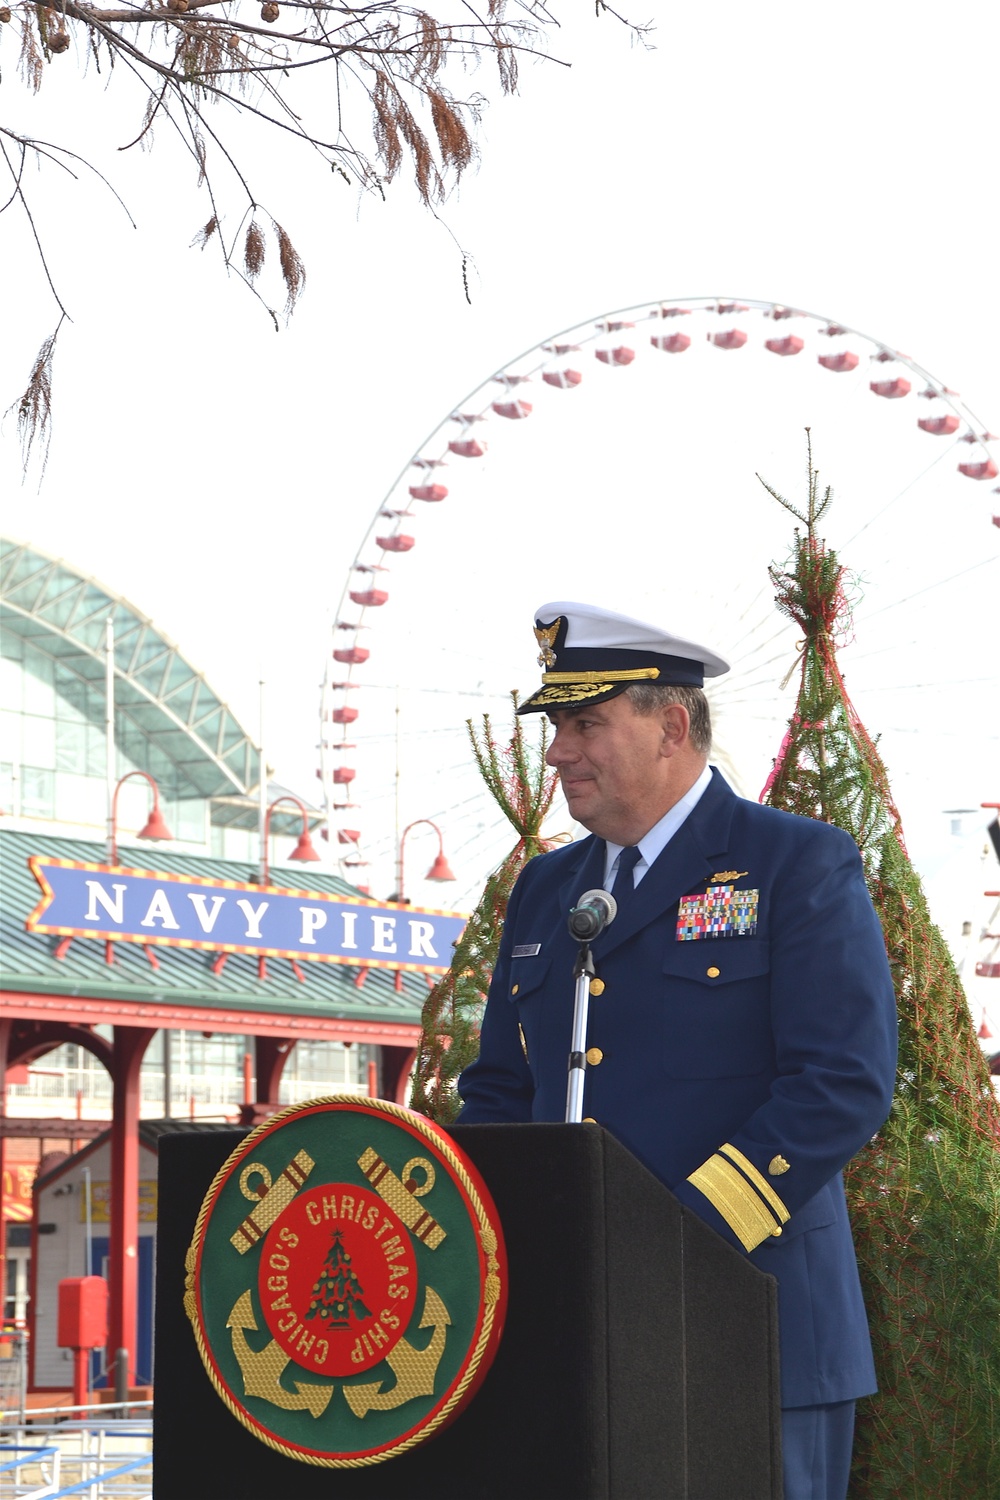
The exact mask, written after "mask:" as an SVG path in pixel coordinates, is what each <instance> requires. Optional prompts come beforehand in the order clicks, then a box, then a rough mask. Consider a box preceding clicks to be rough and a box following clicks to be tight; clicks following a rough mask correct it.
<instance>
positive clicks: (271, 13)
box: [260, 0, 280, 22]
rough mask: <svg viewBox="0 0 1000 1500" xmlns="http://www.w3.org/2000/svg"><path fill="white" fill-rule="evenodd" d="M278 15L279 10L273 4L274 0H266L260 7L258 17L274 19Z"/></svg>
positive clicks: (267, 19)
mask: <svg viewBox="0 0 1000 1500" xmlns="http://www.w3.org/2000/svg"><path fill="white" fill-rule="evenodd" d="M279 15H280V11H279V9H278V6H277V5H275V3H274V0H267V4H266V5H262V6H261V8H260V18H261V20H262V21H272V22H273V21H276V20H277V19H278V16H279Z"/></svg>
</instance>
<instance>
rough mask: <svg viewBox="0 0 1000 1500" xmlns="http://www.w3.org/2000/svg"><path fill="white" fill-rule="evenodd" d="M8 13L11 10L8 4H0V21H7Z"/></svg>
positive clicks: (8, 18)
mask: <svg viewBox="0 0 1000 1500" xmlns="http://www.w3.org/2000/svg"><path fill="white" fill-rule="evenodd" d="M10 14H11V12H10V6H9V5H0V22H4V21H9V20H10Z"/></svg>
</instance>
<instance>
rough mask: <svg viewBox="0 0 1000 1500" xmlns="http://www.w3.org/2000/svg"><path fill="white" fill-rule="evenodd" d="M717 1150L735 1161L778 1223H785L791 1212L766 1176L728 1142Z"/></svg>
mask: <svg viewBox="0 0 1000 1500" xmlns="http://www.w3.org/2000/svg"><path fill="white" fill-rule="evenodd" d="M719 1150H720V1151H721V1152H722V1154H723V1156H728V1157H729V1160H730V1161H732V1162H735V1163H736V1165H737V1166H738V1167H739V1169H740V1171H741V1172H742V1173H743V1174H744V1176H746V1177H749V1179H750V1181H751V1182H752V1183H753V1185H754V1187H755V1188H756V1189H757V1191H758V1193H760V1195H761V1197H762V1198H764V1199H766V1201H767V1202H768V1203H769V1204H770V1206H771V1208H772V1209H773V1210H774V1212H775V1214H776V1215H777V1219H778V1223H779V1224H787V1223H788V1221H789V1219H790V1218H791V1217H792V1216H791V1214H790V1213H789V1212H788V1209H787V1208H786V1207H785V1205H784V1204H783V1203H782V1201H781V1199H780V1198H779V1197H778V1195H777V1193H776V1192H775V1191H774V1188H773V1187H772V1186H771V1184H770V1183H769V1182H768V1180H767V1178H766V1177H763V1176H762V1175H761V1174H760V1172H758V1171H757V1168H756V1167H755V1166H754V1164H753V1162H752V1161H750V1160H749V1159H748V1158H747V1157H745V1156H744V1155H743V1152H742V1151H739V1150H738V1149H737V1148H736V1147H735V1146H730V1145H729V1144H728V1142H727V1144H726V1145H725V1146H720V1147H719Z"/></svg>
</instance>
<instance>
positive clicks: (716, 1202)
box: [688, 1155, 781, 1251]
mask: <svg viewBox="0 0 1000 1500" xmlns="http://www.w3.org/2000/svg"><path fill="white" fill-rule="evenodd" d="M688 1182H690V1183H693V1184H694V1186H695V1187H696V1188H698V1189H699V1191H700V1192H702V1193H704V1194H705V1197H706V1198H707V1199H708V1201H709V1202H710V1203H711V1204H712V1206H713V1207H714V1208H717V1209H718V1211H719V1213H720V1214H721V1215H722V1217H723V1218H724V1219H725V1221H726V1223H727V1224H728V1225H729V1227H730V1229H732V1231H733V1233H734V1234H735V1235H736V1236H737V1238H738V1239H739V1241H740V1243H741V1244H742V1246H743V1248H744V1250H748V1251H749V1250H756V1248H757V1246H758V1245H761V1244H763V1242H764V1241H765V1240H766V1239H767V1238H768V1237H769V1236H770V1235H779V1234H780V1233H781V1228H780V1226H777V1225H775V1222H774V1220H773V1219H772V1218H771V1215H770V1214H769V1213H768V1211H767V1209H766V1208H765V1207H764V1205H763V1203H762V1202H761V1200H760V1198H758V1196H757V1194H756V1193H755V1192H754V1190H753V1189H752V1188H751V1186H750V1184H749V1183H748V1182H747V1181H746V1179H745V1178H743V1177H741V1176H740V1174H739V1172H737V1170H736V1168H735V1167H733V1166H730V1164H729V1162H728V1161H726V1160H725V1159H724V1158H723V1157H721V1156H718V1155H715V1156H712V1157H709V1159H708V1161H706V1162H704V1163H703V1164H702V1165H701V1166H700V1167H699V1168H698V1170H697V1171H696V1172H692V1173H691V1175H690V1177H689V1178H688Z"/></svg>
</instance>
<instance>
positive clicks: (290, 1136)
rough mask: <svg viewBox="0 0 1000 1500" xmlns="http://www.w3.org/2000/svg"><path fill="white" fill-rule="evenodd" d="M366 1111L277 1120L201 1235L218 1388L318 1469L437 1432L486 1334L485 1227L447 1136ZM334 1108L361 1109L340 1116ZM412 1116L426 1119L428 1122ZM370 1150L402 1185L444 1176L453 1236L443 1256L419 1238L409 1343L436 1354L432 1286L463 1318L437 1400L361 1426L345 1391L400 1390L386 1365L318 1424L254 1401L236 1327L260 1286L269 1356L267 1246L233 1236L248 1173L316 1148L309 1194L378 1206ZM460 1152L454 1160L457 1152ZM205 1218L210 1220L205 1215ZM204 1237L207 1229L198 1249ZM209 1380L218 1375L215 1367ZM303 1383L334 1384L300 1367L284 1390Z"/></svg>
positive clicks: (336, 1400) (299, 1113)
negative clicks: (419, 1167) (422, 1174)
mask: <svg viewBox="0 0 1000 1500" xmlns="http://www.w3.org/2000/svg"><path fill="white" fill-rule="evenodd" d="M365 1103H367V1101H361V1100H358V1099H357V1098H349V1099H343V1098H340V1099H336V1100H333V1099H330V1100H315V1101H312V1102H311V1103H310V1104H307V1105H302V1106H299V1107H297V1108H296V1109H295V1110H294V1111H290V1112H289V1115H288V1116H286V1117H285V1118H284V1119H283V1118H282V1116H276V1117H275V1119H274V1120H270V1121H268V1122H266V1124H265V1125H263V1126H261V1127H258V1129H259V1131H260V1134H258V1133H257V1132H256V1131H255V1132H253V1133H252V1135H250V1136H248V1137H247V1139H246V1141H244V1142H242V1143H241V1145H240V1147H239V1149H238V1151H236V1152H234V1153H233V1155H232V1157H230V1159H229V1161H228V1162H227V1163H226V1164H225V1166H224V1167H223V1169H222V1172H221V1173H220V1177H221V1178H222V1181H221V1183H219V1182H217V1183H216V1184H213V1187H212V1189H210V1191H209V1194H208V1195H207V1197H206V1200H205V1202H206V1207H207V1210H208V1212H207V1217H206V1218H205V1220H204V1222H203V1224H202V1226H201V1235H200V1239H201V1256H200V1263H199V1264H198V1266H197V1269H196V1287H195V1290H196V1295H197V1307H198V1310H199V1311H200V1321H201V1326H202V1329H203V1334H204V1340H205V1343H206V1345H207V1349H208V1354H209V1359H210V1360H211V1361H212V1362H213V1363H214V1365H215V1375H216V1378H217V1379H221V1381H222V1383H223V1384H224V1386H225V1387H226V1388H227V1389H228V1393H229V1395H230V1396H231V1398H232V1400H233V1401H234V1403H235V1405H236V1406H237V1407H240V1408H242V1409H243V1411H245V1412H246V1413H247V1414H248V1415H249V1416H250V1417H251V1418H252V1419H253V1421H254V1422H255V1423H257V1424H259V1426H260V1427H261V1428H263V1429H264V1431H265V1432H267V1433H269V1434H271V1435H272V1436H273V1437H274V1438H275V1439H277V1441H278V1444H279V1445H284V1444H288V1445H289V1446H290V1447H294V1448H297V1449H301V1450H303V1451H302V1453H301V1455H299V1456H301V1457H303V1458H306V1459H307V1461H308V1459H309V1458H310V1457H312V1459H313V1461H314V1462H317V1461H318V1462H323V1461H324V1456H326V1457H327V1460H328V1461H331V1460H332V1461H333V1462H336V1460H337V1459H338V1458H339V1459H344V1460H350V1459H352V1458H353V1459H355V1460H357V1459H358V1458H360V1457H361V1455H368V1454H371V1453H372V1450H378V1449H381V1448H385V1447H391V1446H393V1445H395V1444H397V1443H399V1442H400V1441H402V1440H403V1439H405V1438H406V1437H407V1435H409V1434H410V1433H411V1432H413V1430H414V1429H415V1428H417V1427H418V1426H420V1425H422V1424H424V1423H427V1422H428V1420H429V1418H431V1417H432V1416H433V1414H434V1413H435V1411H436V1409H437V1408H438V1407H439V1406H440V1405H441V1404H442V1402H443V1400H444V1399H445V1398H446V1397H447V1396H448V1395H449V1394H450V1393H451V1392H452V1390H453V1388H454V1386H455V1384H456V1382H457V1381H458V1380H459V1378H460V1376H461V1375H462V1372H463V1367H464V1366H465V1364H466V1362H467V1361H468V1359H469V1357H470V1354H471V1353H472V1351H473V1346H474V1345H475V1343H476V1341H477V1340H478V1338H479V1335H480V1331H481V1327H482V1308H483V1287H484V1283H485V1276H486V1266H485V1255H484V1252H483V1247H482V1244H481V1241H480V1238H479V1232H478V1230H479V1226H478V1223H477V1221H476V1219H475V1217H474V1216H473V1209H472V1207H471V1206H470V1205H468V1203H467V1200H466V1197H465V1194H464V1192H463V1190H462V1188H461V1186H460V1185H459V1184H458V1183H457V1182H456V1181H455V1180H454V1179H453V1177H452V1172H453V1171H454V1168H453V1167H452V1165H451V1164H450V1162H448V1161H447V1160H446V1159H445V1158H443V1157H442V1156H441V1155H440V1152H441V1149H442V1147H441V1144H440V1143H439V1140H438V1138H437V1136H436V1133H435V1132H431V1134H430V1138H428V1136H427V1135H424V1134H423V1133H422V1132H421V1131H420V1130H419V1129H418V1128H414V1129H412V1130H411V1129H407V1128H406V1127H405V1126H404V1124H403V1123H402V1122H401V1119H400V1118H399V1116H393V1115H392V1114H388V1113H374V1112H373V1113H368V1112H367V1111H366V1110H365V1108H364V1105H365ZM334 1104H336V1105H338V1106H344V1105H349V1106H350V1107H339V1108H332V1107H331V1106H332V1105H334ZM376 1107H377V1106H376ZM310 1111H311V1112H310ZM407 1113H408V1112H407ZM402 1114H403V1112H402V1111H400V1115H402ZM410 1118H413V1119H415V1120H418V1119H419V1117H416V1116H410ZM449 1144H450V1143H449ZM369 1146H370V1147H372V1149H373V1150H375V1151H376V1152H377V1153H378V1155H379V1156H381V1157H382V1159H383V1160H384V1161H385V1162H386V1163H387V1165H388V1166H389V1167H391V1169H392V1170H393V1171H394V1172H395V1174H396V1176H397V1177H402V1175H403V1167H404V1165H405V1164H406V1162H408V1161H409V1160H410V1159H411V1158H412V1157H414V1156H425V1157H427V1158H428V1159H429V1160H430V1161H432V1163H433V1165H434V1167H435V1172H436V1179H435V1183H434V1187H433V1188H432V1189H431V1191H430V1192H429V1193H427V1194H425V1195H424V1196H423V1197H422V1198H420V1199H419V1200H418V1202H419V1203H420V1205H421V1207H423V1208H426V1209H427V1210H428V1211H429V1212H430V1213H431V1214H433V1216H434V1218H435V1219H436V1220H437V1222H438V1223H439V1224H440V1225H441V1227H442V1228H443V1229H444V1230H445V1231H446V1234H447V1237H446V1238H445V1239H444V1241H443V1242H442V1243H441V1244H440V1245H439V1246H438V1248H437V1249H436V1250H431V1249H429V1248H428V1247H427V1246H426V1245H424V1244H422V1243H421V1241H420V1240H418V1239H417V1238H416V1236H415V1235H413V1234H412V1233H410V1232H409V1231H408V1233H410V1239H411V1243H412V1245H413V1249H414V1254H415V1256H416V1264H417V1272H418V1277H419V1287H418V1292H417V1299H416V1305H415V1307H414V1310H413V1314H412V1316H411V1319H410V1323H409V1327H408V1329H407V1333H406V1337H407V1340H408V1341H409V1343H410V1344H412V1345H413V1346H414V1347H415V1348H417V1349H424V1348H425V1347H426V1346H427V1344H428V1343H429V1342H430V1339H431V1337H432V1336H433V1332H434V1330H433V1329H432V1328H429V1327H428V1328H421V1327H420V1320H421V1318H422V1316H423V1311H424V1296H425V1293H426V1289H427V1286H428V1285H430V1286H432V1287H433V1288H434V1290H435V1291H436V1292H437V1293H438V1295H439V1296H440V1297H441V1299H442V1301H443V1302H444V1304H445V1306H446V1307H447V1309H448V1313H449V1316H450V1318H451V1324H450V1326H449V1327H448V1329H447V1338H446V1340H445V1347H444V1353H443V1354H442V1357H441V1362H440V1364H439V1365H438V1368H437V1374H436V1377H435V1381H434V1394H433V1395H432V1396H423V1397H416V1398H414V1399H412V1400H410V1401H407V1402H404V1403H403V1404H402V1405H401V1406H398V1407H396V1408H394V1409H392V1410H390V1411H369V1412H368V1414H367V1415H366V1416H365V1417H364V1418H358V1417H355V1415H354V1414H353V1412H352V1411H351V1409H350V1407H349V1406H348V1405H347V1402H346V1400H345V1399H344V1395H343V1386H344V1385H345V1384H350V1385H370V1384H373V1383H375V1382H377V1381H382V1382H383V1383H384V1384H383V1389H384V1390H385V1391H388V1390H389V1389H390V1388H391V1387H392V1386H394V1385H395V1381H396V1376H395V1374H394V1372H393V1371H392V1369H391V1368H390V1367H389V1365H388V1364H387V1363H386V1362H385V1361H384V1360H383V1361H382V1362H381V1363H380V1364H378V1365H376V1366H375V1367H374V1368H373V1369H370V1370H366V1371H364V1372H363V1373H361V1374H359V1375H357V1376H356V1377H353V1378H350V1379H349V1380H347V1381H345V1380H343V1379H337V1380H335V1381H334V1384H335V1386H336V1389H335V1391H334V1394H333V1395H332V1397H331V1399H330V1402H329V1405H328V1406H327V1408H326V1410H325V1411H324V1412H323V1413H322V1415H321V1416H319V1417H314V1416H313V1415H312V1414H311V1413H310V1412H309V1411H308V1410H302V1411H285V1410H283V1409H282V1408H281V1407H278V1406H275V1405H274V1404H273V1403H272V1402H269V1401H267V1400H264V1399H262V1398H259V1397H254V1396H246V1395H244V1392H243V1374H242V1371H241V1369H240V1366H239V1362H238V1360H237V1358H236V1355H235V1354H234V1352H233V1343H232V1331H231V1330H230V1328H229V1327H227V1321H228V1318H229V1315H230V1312H231V1311H232V1308H233V1305H234V1303H235V1302H236V1300H237V1298H238V1297H239V1296H240V1295H241V1293H243V1292H244V1291H246V1290H247V1289H248V1288H249V1289H250V1291H251V1297H252V1300H253V1307H254V1316H255V1318H256V1321H257V1325H258V1326H257V1331H256V1332H254V1331H253V1330H247V1332H246V1338H247V1341H248V1343H249V1345H250V1347H251V1348H252V1349H254V1350H260V1349H263V1348H264V1347H265V1346H266V1345H267V1344H268V1343H269V1342H270V1339H271V1333H270V1331H269V1329H268V1328H267V1324H266V1322H265V1320H264V1315H263V1312H262V1310H261V1307H260V1299H259V1296H258V1292H257V1273H258V1269H259V1264H260V1258H261V1255H262V1252H263V1246H264V1243H265V1240H266V1236H265V1237H264V1239H262V1240H261V1241H260V1242H259V1243H258V1244H257V1245H255V1246H254V1247H253V1248H252V1249H250V1250H248V1251H246V1252H245V1254H243V1255H240V1254H239V1252H238V1251H237V1250H236V1249H235V1248H234V1246H233V1245H232V1244H231V1243H230V1236H231V1235H232V1234H234V1233H235V1231H236V1230H237V1229H238V1228H239V1226H240V1224H241V1223H242V1222H243V1220H244V1219H245V1218H246V1216H247V1214H248V1213H250V1212H251V1211H252V1207H253V1204H252V1202H251V1201H250V1200H248V1199H247V1198H246V1197H244V1195H243V1193H242V1192H241V1190H240V1173H241V1172H242V1170H243V1167H244V1166H245V1165H247V1164H248V1163H249V1162H251V1161H254V1162H260V1163H262V1164H263V1165H264V1166H266V1167H267V1168H268V1170H269V1171H270V1173H271V1178H272V1181H275V1180H277V1178H278V1177H279V1175H280V1174H281V1172H282V1171H283V1170H284V1168H285V1167H286V1166H287V1165H288V1163H289V1162H290V1161H291V1160H292V1158H293V1157H294V1156H295V1154H296V1152H298V1151H300V1150H302V1149H305V1150H306V1151H307V1152H308V1153H309V1155H310V1156H311V1157H312V1159H313V1161H314V1162H315V1166H314V1167H313V1169H312V1171H311V1173H310V1174H309V1176H308V1178H307V1179H306V1182H305V1184H304V1186H303V1187H302V1189H300V1192H302V1193H305V1192H308V1190H309V1187H310V1184H317V1185H318V1184H320V1183H324V1182H331V1181H333V1182H347V1183H353V1184H355V1185H356V1186H357V1188H358V1190H359V1193H362V1192H363V1193H364V1194H365V1195H366V1196H368V1197H370V1198H374V1199H377V1196H378V1195H377V1193H376V1190H375V1189H374V1188H373V1187H372V1185H371V1183H370V1182H369V1181H368V1179H367V1177H366V1176H365V1174H364V1173H363V1172H362V1170H361V1168H360V1167H359V1166H358V1158H359V1157H360V1156H361V1155H362V1153H363V1152H364V1151H365V1150H366V1149H367V1148H368V1147H369ZM450 1149H451V1150H454V1147H450ZM463 1165H464V1163H463ZM202 1212H203V1214H204V1213H205V1208H203V1210H202ZM491 1224H492V1227H493V1228H494V1229H495V1231H496V1232H497V1235H498V1238H499V1225H498V1224H497V1222H496V1220H495V1219H494V1218H492V1217H491ZM198 1238H199V1236H198V1232H197V1231H196V1234H195V1244H197V1242H198ZM192 1248H194V1247H192ZM318 1269H319V1267H318V1266H317V1271H318ZM501 1274H504V1273H503V1271H502V1272H501ZM193 1321H194V1319H193ZM204 1357H205V1356H204V1354H203V1358H204ZM208 1363H209V1361H208V1360H206V1364H207V1365H208ZM209 1373H210V1374H212V1373H213V1372H212V1370H211V1368H210V1367H209ZM296 1382H300V1383H303V1384H306V1383H310V1384H318V1385H322V1386H328V1385H329V1384H330V1380H329V1379H323V1378H322V1377H321V1376H319V1375H318V1374H317V1373H316V1372H315V1371H314V1370H306V1369H305V1368H303V1367H300V1366H299V1365H297V1364H296V1363H295V1362H294V1361H292V1362H291V1363H289V1364H288V1365H287V1366H286V1367H285V1370H284V1372H283V1375H282V1377H281V1384H282V1385H283V1386H285V1387H286V1388H287V1389H288V1390H289V1391H292V1392H294V1391H295V1385H296ZM251 1430H253V1428H252V1427H251ZM387 1456H388V1455H387Z"/></svg>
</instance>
